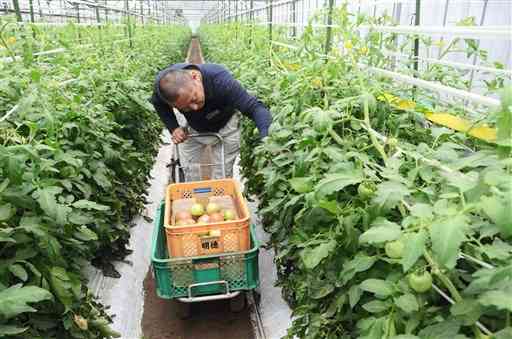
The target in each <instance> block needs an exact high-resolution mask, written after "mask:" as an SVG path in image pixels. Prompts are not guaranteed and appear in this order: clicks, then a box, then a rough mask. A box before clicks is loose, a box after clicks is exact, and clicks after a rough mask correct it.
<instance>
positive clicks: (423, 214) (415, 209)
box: [411, 203, 433, 219]
mask: <svg viewBox="0 0 512 339" xmlns="http://www.w3.org/2000/svg"><path fill="white" fill-rule="evenodd" d="M411 214H412V215H413V216H415V217H418V218H420V219H432V214H433V208H432V206H431V205H429V204H423V203H417V204H414V205H413V206H412V207H411Z"/></svg>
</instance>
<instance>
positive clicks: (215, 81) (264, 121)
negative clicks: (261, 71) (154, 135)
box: [151, 63, 272, 137]
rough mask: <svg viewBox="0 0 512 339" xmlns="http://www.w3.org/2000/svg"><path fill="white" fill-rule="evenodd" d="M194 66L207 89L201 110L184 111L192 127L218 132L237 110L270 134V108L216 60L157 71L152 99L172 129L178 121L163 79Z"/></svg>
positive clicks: (262, 132)
mask: <svg viewBox="0 0 512 339" xmlns="http://www.w3.org/2000/svg"><path fill="white" fill-rule="evenodd" d="M191 68H192V69H193V68H196V69H198V70H199V71H200V72H201V75H202V81H203V87H204V92H205V103H204V107H203V108H202V109H201V110H199V111H194V112H184V113H183V115H184V116H185V118H186V119H187V121H188V123H189V125H190V126H191V127H192V128H193V129H195V130H196V131H198V132H218V131H219V130H220V129H221V128H222V127H224V126H225V125H226V124H227V122H228V121H229V119H230V118H231V117H232V116H233V114H234V113H235V111H236V110H238V111H240V112H242V114H244V115H246V116H247V117H249V118H251V119H252V120H253V121H254V122H255V123H256V126H257V127H258V130H259V132H260V136H261V137H265V136H267V134H268V128H269V126H270V123H271V122H272V117H271V115H270V112H269V111H268V109H267V108H266V107H265V106H264V105H263V103H262V102H261V101H259V100H258V99H256V98H255V97H254V96H252V95H250V94H249V93H247V91H246V90H245V89H244V88H243V87H242V86H241V85H240V83H239V82H238V81H237V80H235V79H234V78H233V76H232V75H231V73H230V72H229V71H228V70H227V69H226V68H224V67H223V66H221V65H217V64H197V65H196V64H187V63H180V64H174V65H171V66H169V67H168V68H166V69H164V70H162V71H160V72H159V73H158V75H157V77H156V80H155V88H154V92H153V96H152V98H151V102H152V103H153V106H154V107H155V110H156V111H157V112H158V115H159V116H160V119H162V121H163V122H164V124H165V126H166V127H167V128H168V129H169V130H170V131H171V132H172V131H173V130H174V129H175V128H177V127H179V125H178V121H177V120H176V116H175V115H174V112H173V111H172V109H171V108H170V107H169V105H168V104H167V103H166V102H165V100H164V99H163V98H162V95H161V94H160V86H159V83H160V79H161V78H162V77H163V76H164V75H165V74H167V73H168V72H169V71H170V70H175V69H191Z"/></svg>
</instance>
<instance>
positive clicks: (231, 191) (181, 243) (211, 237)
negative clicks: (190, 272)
mask: <svg viewBox="0 0 512 339" xmlns="http://www.w3.org/2000/svg"><path fill="white" fill-rule="evenodd" d="M225 195H229V196H231V197H232V199H233V202H234V206H235V210H236V213H237V215H238V219H236V220H229V221H222V222H216V223H211V224H203V225H197V226H195V225H190V226H175V225H172V223H171V220H172V215H173V211H172V205H173V204H172V202H173V201H174V200H177V199H189V198H196V199H198V200H202V199H207V198H209V197H211V196H225ZM249 218H250V213H249V208H248V207H247V202H246V201H245V199H244V197H243V196H242V192H241V190H240V186H239V184H238V182H236V180H234V179H219V180H206V181H193V182H185V183H176V184H171V185H169V186H167V191H166V195H165V214H164V226H165V234H166V238H167V249H168V251H169V255H170V256H171V257H193V256H201V255H211V254H218V253H225V252H238V251H247V250H249V246H250V238H249V223H250V222H249Z"/></svg>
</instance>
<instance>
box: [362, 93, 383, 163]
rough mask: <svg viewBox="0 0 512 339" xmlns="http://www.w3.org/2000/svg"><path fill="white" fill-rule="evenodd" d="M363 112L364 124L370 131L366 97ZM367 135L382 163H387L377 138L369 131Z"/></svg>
mask: <svg viewBox="0 0 512 339" xmlns="http://www.w3.org/2000/svg"><path fill="white" fill-rule="evenodd" d="M363 112H364V122H365V124H366V126H367V127H368V129H371V128H372V126H371V125H370V112H369V107H368V98H366V97H365V98H364V99H363ZM369 135H370V140H371V141H372V144H373V146H374V147H375V149H376V150H377V151H378V152H379V153H380V156H381V157H382V160H384V163H387V162H388V156H387V154H386V152H384V148H383V147H382V145H381V144H380V143H379V141H378V140H377V138H375V135H373V133H372V132H371V131H369Z"/></svg>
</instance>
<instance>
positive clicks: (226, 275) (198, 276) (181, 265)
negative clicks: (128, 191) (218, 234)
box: [151, 202, 260, 299]
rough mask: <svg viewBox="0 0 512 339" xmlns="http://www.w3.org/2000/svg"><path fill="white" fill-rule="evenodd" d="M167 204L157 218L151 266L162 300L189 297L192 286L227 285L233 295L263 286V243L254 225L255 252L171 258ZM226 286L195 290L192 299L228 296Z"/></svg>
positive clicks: (161, 206) (252, 241)
mask: <svg viewBox="0 0 512 339" xmlns="http://www.w3.org/2000/svg"><path fill="white" fill-rule="evenodd" d="M164 212H165V203H164V202H162V203H161V204H160V207H159V208H158V210H157V213H156V217H155V227H154V230H153V240H152V243H151V263H152V267H153V272H154V275H155V281H156V292H157V294H158V296H159V297H160V298H165V299H173V298H181V297H188V286H189V285H191V284H195V283H205V282H213V281H222V280H224V281H226V282H227V283H228V286H229V290H230V292H232V291H240V290H251V289H254V288H256V287H258V286H259V284H260V280H259V268H258V253H259V243H258V241H257V239H256V236H255V232H254V227H253V226H252V225H251V227H250V229H251V230H250V232H251V249H250V250H248V251H243V252H230V253H223V254H217V255H209V256H201V257H184V258H169V255H168V252H167V246H166V245H167V244H166V241H165V240H166V239H165V230H164V226H163V221H164ZM225 289H226V286H225V284H212V285H205V286H196V287H193V288H192V296H194V297H196V296H201V295H211V294H221V293H225V292H226V291H225Z"/></svg>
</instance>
